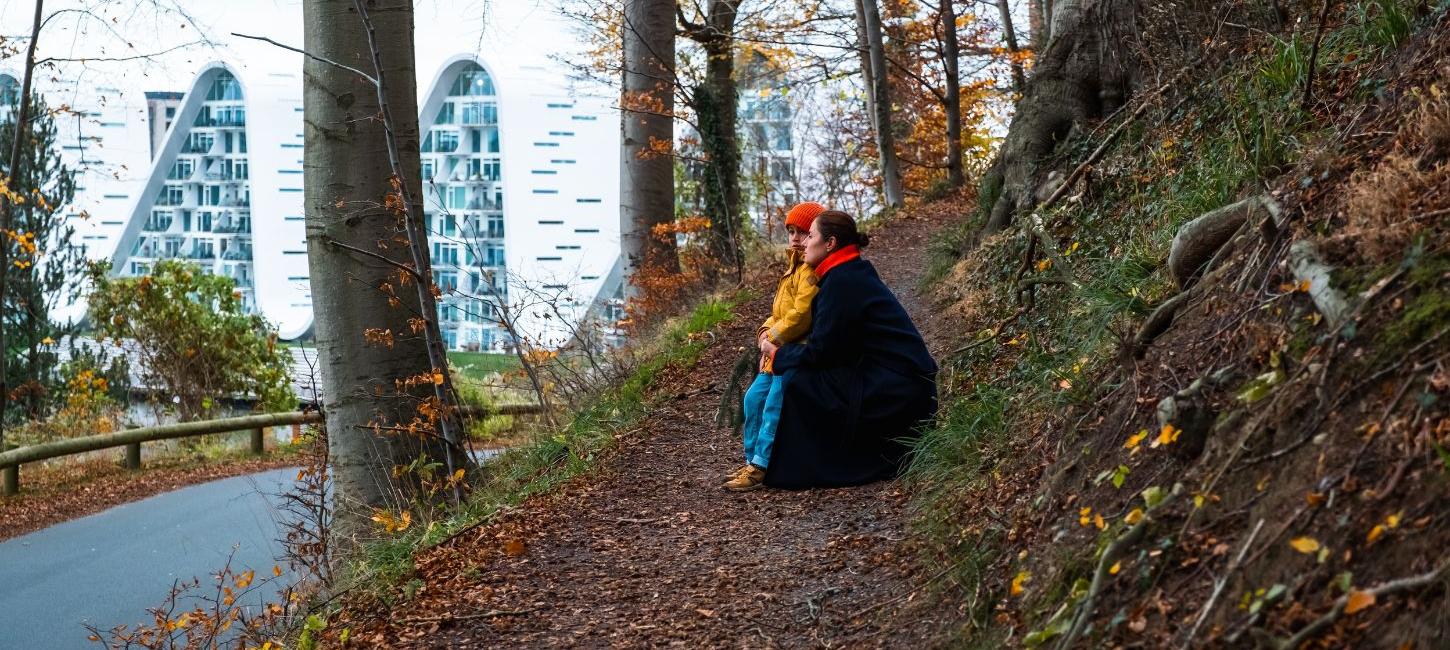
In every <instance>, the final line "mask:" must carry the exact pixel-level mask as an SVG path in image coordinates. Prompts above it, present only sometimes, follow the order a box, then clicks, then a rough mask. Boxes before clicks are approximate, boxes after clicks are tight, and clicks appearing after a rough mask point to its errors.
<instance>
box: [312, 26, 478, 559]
mask: <svg viewBox="0 0 1450 650" xmlns="http://www.w3.org/2000/svg"><path fill="white" fill-rule="evenodd" d="M368 13H369V14H371V16H372V18H373V21H374V22H375V23H376V25H377V46H378V50H379V54H380V59H381V61H382V65H383V74H384V75H385V77H386V78H387V79H388V85H387V87H386V98H387V102H388V104H389V113H390V114H391V115H392V117H393V120H394V124H393V127H394V132H395V137H396V139H397V144H398V158H399V161H400V162H401V167H402V172H403V173H402V176H403V178H402V181H403V182H404V183H407V184H408V189H409V190H410V191H409V192H407V193H405V194H402V195H403V196H411V197H421V196H423V193H422V191H421V187H420V181H419V178H420V177H419V153H418V146H419V137H418V104H417V88H416V84H417V82H416V79H417V75H416V72H415V70H414V62H413V6H412V3H411V2H409V1H408V0H374V2H373V3H372V4H371V8H370V9H369V10H368ZM303 20H304V29H305V43H306V47H305V49H306V50H307V51H308V52H309V53H312V54H314V55H316V56H318V57H321V58H324V59H328V60H331V61H335V62H337V63H340V64H343V65H347V66H351V67H353V68H356V69H357V70H367V71H371V70H373V58H372V51H371V49H370V47H369V44H368V37H367V31H366V29H365V27H364V25H363V22H362V20H361V18H360V16H359V15H358V13H357V12H356V11H355V8H354V5H353V2H352V0H306V1H305V2H304V3H303ZM303 77H304V80H303V81H304V83H303V86H304V88H303V106H304V118H305V119H304V122H305V135H304V137H305V140H304V142H305V144H306V151H305V155H304V158H305V160H306V165H305V172H304V174H305V175H304V176H303V180H304V184H303V186H304V189H305V195H304V197H305V203H306V211H307V217H306V218H307V259H308V262H309V265H310V267H311V268H310V272H311V287H312V305H313V306H312V309H313V314H314V323H315V325H314V327H315V330H316V336H317V348H318V357H319V363H320V366H321V368H320V369H321V374H322V387H323V412H324V414H325V417H326V423H327V433H328V453H329V456H330V461H331V465H332V479H333V504H334V509H335V513H336V517H335V526H336V528H335V529H334V531H332V538H333V539H334V540H338V543H339V544H340V545H341V546H342V547H344V548H346V547H347V546H350V545H351V544H355V543H356V542H358V541H361V540H364V539H366V538H368V537H369V536H370V534H371V530H372V529H371V526H370V524H369V519H370V517H371V515H372V513H373V512H374V511H375V510H378V509H396V508H400V507H406V505H407V504H409V503H410V502H411V500H412V499H414V498H417V497H418V496H419V495H418V494H417V493H416V492H415V491H414V488H415V487H416V485H417V481H416V478H415V479H414V480H412V481H399V480H397V479H394V477H393V469H394V468H395V467H397V466H403V465H408V464H410V463H412V462H414V461H415V460H418V459H420V458H422V457H424V456H426V457H427V459H428V460H429V461H430V462H436V463H438V464H440V465H441V464H443V463H444V460H445V459H446V457H447V454H448V453H449V450H450V446H449V445H448V444H446V443H445V442H444V441H443V439H442V438H441V436H440V435H439V432H438V431H436V430H435V428H434V427H431V426H428V425H427V424H426V423H427V422H428V421H429V420H430V419H432V418H430V416H429V414H427V413H423V412H422V411H423V410H425V408H426V407H425V405H426V404H429V399H430V398H431V397H433V395H434V392H433V383H434V382H436V381H437V374H436V373H435V369H434V368H433V367H432V364H431V363H430V361H429V354H428V349H427V344H426V342H425V339H424V337H423V336H422V334H421V332H420V329H418V328H416V327H415V325H416V324H417V323H418V322H419V321H416V320H413V319H418V318H423V319H432V318H435V315H434V314H431V313H430V314H422V313H418V312H419V307H418V306H417V305H418V303H417V301H416V300H414V299H413V296H414V288H413V287H412V286H409V284H410V283H414V282H417V279H416V278H415V277H413V276H411V274H410V273H409V272H408V271H406V270H405V269H407V268H410V267H411V266H412V263H413V260H412V259H411V256H410V254H409V247H408V240H407V234H406V232H405V228H404V225H405V224H404V223H403V222H402V217H401V215H402V214H403V211H401V210H399V209H398V207H397V206H396V204H395V203H396V201H397V200H398V199H397V198H396V197H398V196H399V195H400V194H399V192H397V191H396V190H395V189H394V187H393V184H392V183H393V182H394V175H393V171H392V166H391V164H390V162H389V155H388V144H387V140H386V137H385V129H384V125H383V122H382V120H381V115H382V114H383V112H382V107H381V106H380V105H379V102H378V96H377V89H376V87H375V86H374V85H373V83H372V82H371V81H369V80H367V79H364V78H363V77H362V76H360V75H358V74H357V73H356V72H352V71H348V70H344V69H342V68H339V67H337V66H334V65H329V64H327V63H323V62H320V61H317V60H314V59H311V58H308V59H307V60H306V62H305V64H304V66H303ZM410 212H411V214H413V215H415V217H414V218H415V219H419V220H421V218H422V216H421V215H422V214H423V206H422V205H421V204H418V205H414V206H413V209H412V210H411V211H410ZM415 226H416V228H415V230H416V231H418V232H422V231H423V227H422V226H423V224H422V223H421V222H420V223H417V224H415ZM420 275H421V276H422V277H423V278H428V277H430V272H429V270H428V268H427V266H426V264H425V265H424V267H423V268H422V269H420ZM410 321H411V322H410ZM444 372H446V369H444ZM420 423H421V424H420ZM456 455H457V454H456V452H455V456H456ZM454 461H455V462H454V466H458V467H462V466H466V464H467V461H466V459H462V458H455V459H454ZM439 473H442V472H439Z"/></svg>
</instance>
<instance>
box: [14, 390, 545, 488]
mask: <svg viewBox="0 0 1450 650" xmlns="http://www.w3.org/2000/svg"><path fill="white" fill-rule="evenodd" d="M462 412H463V415H465V416H471V417H480V416H489V415H528V414H535V413H539V412H541V409H540V407H539V406H538V405H536V404H505V405H499V406H493V407H487V408H480V407H464V408H463V409H462ZM321 421H322V413H320V412H318V411H297V412H292V413H261V414H257V415H244V416H241V417H235V418H223V419H219V420H203V421H200V422H182V423H179V424H164V425H160V426H154V427H142V428H140V429H126V430H124V431H117V432H115V433H102V434H97V435H93V436H84V437H81V438H67V439H65V440H56V441H54V442H47V443H43V444H39V445H30V446H26V447H19V448H16V449H11V450H9V451H5V452H0V474H3V475H4V481H3V482H4V488H3V493H4V494H6V495H11V494H16V493H17V492H19V491H20V466H21V465H22V464H24V463H34V462H39V461H42V460H49V459H51V458H59V457H61V456H70V455H72V454H83V453H86V452H90V451H97V450H101V449H111V448H114V447H125V448H126V461H125V465H126V467H127V468H129V469H139V468H140V467H141V443H143V442H153V441H156V440H170V439H173V438H190V437H193V436H207V435H212V434H217V433H231V432H233V431H250V432H251V433H252V453H253V454H256V455H259V456H260V455H261V454H262V452H263V451H264V449H263V441H264V440H265V437H266V430H267V428H268V427H276V426H287V425H293V424H315V423H318V422H321Z"/></svg>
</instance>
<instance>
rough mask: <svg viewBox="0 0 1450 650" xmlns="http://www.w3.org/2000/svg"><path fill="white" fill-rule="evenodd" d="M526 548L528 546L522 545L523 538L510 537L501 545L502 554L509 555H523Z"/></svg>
mask: <svg viewBox="0 0 1450 650" xmlns="http://www.w3.org/2000/svg"><path fill="white" fill-rule="evenodd" d="M527 550H528V547H527V546H525V545H524V540H521V539H511V540H509V541H507V542H504V545H503V554H504V555H507V556H509V557H518V556H520V555H523V554H524V552H525V551H527Z"/></svg>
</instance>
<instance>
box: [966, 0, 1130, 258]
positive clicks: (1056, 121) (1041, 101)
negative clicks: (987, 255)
mask: <svg viewBox="0 0 1450 650" xmlns="http://www.w3.org/2000/svg"><path fill="white" fill-rule="evenodd" d="M1056 6H1057V9H1056V10H1055V13H1054V14H1053V16H1052V19H1051V24H1052V28H1051V33H1052V37H1051V38H1050V40H1049V42H1048V45H1047V47H1046V49H1044V50H1042V51H1041V52H1040V54H1039V56H1038V58H1037V63H1036V65H1035V66H1034V67H1033V73H1032V79H1031V81H1030V82H1029V83H1028V84H1027V87H1026V90H1025V91H1024V92H1023V94H1022V99H1021V100H1020V101H1018V103H1017V110H1016V113H1015V115H1014V116H1013V118H1012V124H1011V125H1010V126H1008V128H1007V137H1006V138H1004V139H1003V141H1002V147H1001V148H1000V149H999V151H998V154H997V160H996V161H995V162H994V164H993V166H992V169H991V171H989V172H988V174H987V176H986V177H985V178H984V179H983V187H984V188H996V187H1000V188H1001V192H1000V193H999V194H998V195H997V197H996V199H995V202H994V203H993V205H992V208H991V211H990V213H989V214H988V219H987V224H986V227H985V232H986V233H988V234H990V233H993V232H997V231H1000V230H1002V229H1003V228H1006V227H1007V226H1008V225H1010V224H1011V223H1012V218H1013V216H1014V215H1017V214H1024V213H1026V212H1027V211H1029V210H1031V209H1032V207H1033V206H1034V198H1033V191H1032V189H1033V187H1034V186H1035V184H1036V183H1037V182H1038V181H1039V180H1040V177H1041V176H1042V175H1044V174H1045V173H1046V171H1047V170H1041V169H1039V165H1040V163H1041V162H1042V161H1044V160H1046V159H1047V158H1048V157H1049V156H1051V155H1052V152H1053V150H1054V149H1056V147H1057V145H1058V143H1060V142H1062V141H1064V140H1066V139H1067V138H1068V136H1069V134H1070V133H1071V132H1072V130H1073V127H1075V126H1077V125H1079V124H1082V123H1084V122H1087V121H1090V120H1095V119H1099V118H1101V117H1103V116H1105V115H1107V114H1109V113H1111V112H1113V111H1114V110H1116V109H1117V108H1118V107H1119V106H1122V105H1123V103H1124V102H1126V101H1127V98H1128V95H1129V93H1131V92H1132V90H1133V88H1135V87H1136V86H1137V84H1138V74H1139V66H1138V64H1137V62H1136V61H1135V60H1134V57H1135V55H1134V54H1133V52H1132V50H1131V47H1132V46H1133V43H1134V41H1135V40H1136V38H1137V36H1136V35H1137V32H1138V29H1139V25H1138V13H1137V3H1136V2H1135V1H1134V0H1103V1H1102V2H1099V3H1096V4H1093V5H1092V6H1091V7H1088V8H1086V9H1083V8H1081V4H1080V3H1078V2H1063V1H1059V2H1058V3H1057V5H1056ZM1064 15H1075V16H1077V17H1076V18H1074V19H1072V20H1070V21H1069V20H1067V19H1066V18H1064V17H1063V16H1064ZM1059 28H1061V30H1060V29H1059Z"/></svg>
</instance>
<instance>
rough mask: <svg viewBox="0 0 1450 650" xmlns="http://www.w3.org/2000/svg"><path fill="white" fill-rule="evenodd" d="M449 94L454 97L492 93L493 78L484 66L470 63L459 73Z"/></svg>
mask: <svg viewBox="0 0 1450 650" xmlns="http://www.w3.org/2000/svg"><path fill="white" fill-rule="evenodd" d="M448 94H449V95H450V96H453V97H473V96H478V95H492V94H494V91H493V79H490V78H489V76H488V73H487V72H484V71H483V68H480V67H478V66H477V65H470V66H469V67H468V68H467V69H465V70H464V71H462V72H460V73H458V77H457V78H455V79H454V80H453V87H452V88H449V89H448Z"/></svg>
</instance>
